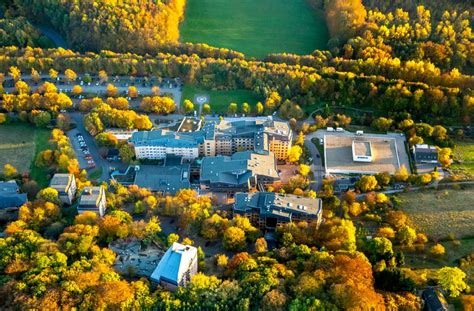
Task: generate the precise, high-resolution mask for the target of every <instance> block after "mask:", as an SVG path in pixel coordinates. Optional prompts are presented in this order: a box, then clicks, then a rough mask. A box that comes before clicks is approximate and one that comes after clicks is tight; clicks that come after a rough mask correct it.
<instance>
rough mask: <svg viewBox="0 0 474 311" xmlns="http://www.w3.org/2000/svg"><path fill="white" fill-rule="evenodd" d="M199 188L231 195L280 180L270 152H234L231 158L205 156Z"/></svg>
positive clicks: (274, 160)
mask: <svg viewBox="0 0 474 311" xmlns="http://www.w3.org/2000/svg"><path fill="white" fill-rule="evenodd" d="M200 173H201V174H200V175H201V177H200V184H201V189H203V190H210V191H216V192H227V193H230V194H232V193H235V192H239V191H249V190H252V189H256V188H257V187H258V185H259V184H261V185H267V184H272V183H274V182H276V181H279V180H280V177H279V176H278V171H277V167H276V159H275V156H274V155H273V153H270V152H265V153H262V154H259V153H253V152H251V151H242V152H236V153H234V154H233V155H232V156H230V157H229V156H222V155H220V156H215V157H205V158H203V159H202V163H201V172H200Z"/></svg>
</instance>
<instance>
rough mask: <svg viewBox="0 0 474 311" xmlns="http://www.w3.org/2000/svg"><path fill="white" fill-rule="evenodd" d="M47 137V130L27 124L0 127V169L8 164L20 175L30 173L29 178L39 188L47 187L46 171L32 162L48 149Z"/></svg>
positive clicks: (48, 132) (48, 133) (48, 134)
mask: <svg viewBox="0 0 474 311" xmlns="http://www.w3.org/2000/svg"><path fill="white" fill-rule="evenodd" d="M49 136H50V131H49V130H46V129H39V128H35V127H34V126H32V125H29V124H24V123H19V124H3V125H0V168H3V166H4V165H5V164H7V163H9V164H11V165H13V166H14V167H16V169H17V170H18V172H20V173H23V172H28V171H30V175H31V178H32V179H34V180H36V181H37V182H38V184H39V185H40V186H45V185H47V174H46V169H45V168H40V167H36V166H35V165H34V160H35V158H36V155H37V154H38V153H39V152H41V151H43V150H45V149H47V148H48V146H49V144H48V139H49Z"/></svg>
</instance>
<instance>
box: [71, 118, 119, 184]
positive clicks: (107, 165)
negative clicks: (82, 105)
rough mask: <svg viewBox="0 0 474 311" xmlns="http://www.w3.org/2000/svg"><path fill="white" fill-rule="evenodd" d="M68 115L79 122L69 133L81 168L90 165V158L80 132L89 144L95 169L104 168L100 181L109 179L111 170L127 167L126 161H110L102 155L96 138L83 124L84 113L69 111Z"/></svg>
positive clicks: (88, 147)
mask: <svg viewBox="0 0 474 311" xmlns="http://www.w3.org/2000/svg"><path fill="white" fill-rule="evenodd" d="M68 115H69V116H70V117H71V119H72V120H73V121H74V122H75V123H76V124H77V127H76V128H75V129H72V130H70V131H68V132H67V135H68V137H69V140H70V141H71V144H72V146H73V148H74V151H75V153H76V157H77V159H78V161H79V165H80V167H81V169H87V166H88V165H89V163H88V160H87V159H85V158H84V157H85V156H86V155H85V154H84V152H83V151H82V148H81V144H80V142H79V140H78V138H77V134H79V133H80V134H81V135H82V137H83V138H84V142H85V145H86V146H87V149H88V151H89V153H90V156H91V157H92V160H93V161H94V163H95V169H99V168H102V175H101V176H100V178H99V181H107V180H109V172H110V171H111V170H122V169H125V168H127V166H128V165H127V164H126V163H122V162H120V161H112V162H109V161H107V160H106V159H104V158H102V157H101V155H100V150H99V147H98V146H97V143H96V141H95V139H94V138H93V137H92V136H91V135H90V134H89V133H88V132H87V130H86V129H85V128H84V124H83V117H84V115H83V114H82V113H80V112H70V113H68ZM92 170H94V169H92ZM90 171H91V169H89V172H90Z"/></svg>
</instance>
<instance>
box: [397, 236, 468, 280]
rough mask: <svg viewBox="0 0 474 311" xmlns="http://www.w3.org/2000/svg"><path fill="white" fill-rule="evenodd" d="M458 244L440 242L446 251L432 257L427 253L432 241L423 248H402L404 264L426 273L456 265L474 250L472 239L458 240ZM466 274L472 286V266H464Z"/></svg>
mask: <svg viewBox="0 0 474 311" xmlns="http://www.w3.org/2000/svg"><path fill="white" fill-rule="evenodd" d="M460 243H461V244H460V245H456V244H455V243H453V242H452V241H445V242H441V244H442V245H443V246H444V248H445V251H446V253H445V254H444V255H443V256H440V257H434V256H433V255H431V254H430V253H429V249H430V247H431V246H432V245H433V244H434V243H428V244H427V245H425V248H424V250H418V251H414V250H406V249H397V250H402V251H403V253H404V255H405V265H406V266H407V267H410V268H414V269H420V272H425V273H427V274H428V275H429V274H430V270H432V269H439V268H442V267H445V266H450V267H455V266H458V260H459V259H460V258H463V257H465V256H467V255H469V254H471V253H473V252H474V239H463V240H460ZM464 272H466V274H467V282H468V284H469V285H470V286H474V267H467V268H464Z"/></svg>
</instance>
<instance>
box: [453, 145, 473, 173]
mask: <svg viewBox="0 0 474 311" xmlns="http://www.w3.org/2000/svg"><path fill="white" fill-rule="evenodd" d="M453 157H454V160H455V163H453V164H452V165H451V167H452V169H454V170H455V171H458V172H460V173H467V174H470V175H471V176H474V141H472V140H471V141H456V142H455V147H454V150H453ZM457 161H459V163H456V162H457Z"/></svg>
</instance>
